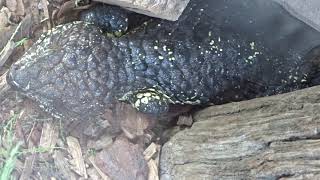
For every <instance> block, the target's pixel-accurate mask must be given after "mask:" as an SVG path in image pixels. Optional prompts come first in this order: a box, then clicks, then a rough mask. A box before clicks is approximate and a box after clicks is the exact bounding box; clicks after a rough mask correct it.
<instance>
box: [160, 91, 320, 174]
mask: <svg viewBox="0 0 320 180" xmlns="http://www.w3.org/2000/svg"><path fill="white" fill-rule="evenodd" d="M194 120H195V123H194V124H193V126H192V127H191V128H190V129H185V130H183V131H181V132H179V133H177V134H176V135H174V136H173V137H172V138H171V139H170V140H169V141H168V142H167V143H166V144H165V145H164V147H163V149H162V154H161V165H160V168H161V169H160V175H161V179H192V180H194V179H291V178H292V179H320V131H319V129H320V86H316V87H312V88H308V89H304V90H300V91H296V92H292V93H287V94H282V95H277V96H270V97H264V98H258V99H253V100H249V101H243V102H237V103H230V104H225V105H220V106H212V107H209V108H206V109H204V110H202V111H200V112H198V113H196V114H194Z"/></svg>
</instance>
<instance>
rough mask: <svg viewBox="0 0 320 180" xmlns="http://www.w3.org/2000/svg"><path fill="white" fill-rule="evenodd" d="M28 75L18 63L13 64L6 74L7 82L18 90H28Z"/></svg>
mask: <svg viewBox="0 0 320 180" xmlns="http://www.w3.org/2000/svg"><path fill="white" fill-rule="evenodd" d="M29 79H30V77H29V75H28V73H26V72H25V71H24V70H23V69H22V70H21V68H20V67H19V65H13V66H12V67H11V69H10V71H9V73H8V75H7V82H8V83H9V85H10V86H11V87H12V88H13V89H15V90H20V91H28V90H29V88H30V81H29Z"/></svg>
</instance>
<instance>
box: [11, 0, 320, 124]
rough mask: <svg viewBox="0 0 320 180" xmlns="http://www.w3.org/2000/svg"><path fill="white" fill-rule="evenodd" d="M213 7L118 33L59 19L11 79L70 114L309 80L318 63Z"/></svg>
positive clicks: (223, 96) (269, 89)
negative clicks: (216, 14) (218, 18)
mask: <svg viewBox="0 0 320 180" xmlns="http://www.w3.org/2000/svg"><path fill="white" fill-rule="evenodd" d="M210 6H212V3H211V1H209V0H197V1H196V0H194V1H191V2H190V3H189V5H188V7H187V9H186V10H185V12H184V13H183V15H182V16H181V17H180V19H179V20H178V21H177V22H169V21H165V20H159V19H153V20H150V21H147V22H146V23H144V24H143V25H142V26H141V27H139V28H136V29H135V30H133V31H131V32H129V33H127V34H126V35H124V36H122V37H120V38H114V37H113V38H112V37H106V36H104V35H103V33H102V32H101V30H100V29H99V28H98V27H96V26H94V25H92V24H90V23H87V22H73V23H69V24H65V25H61V26H58V27H56V28H54V29H53V30H52V31H50V32H49V33H47V34H45V35H43V36H42V37H41V38H40V39H39V40H38V41H37V42H36V43H35V44H34V45H33V46H32V47H31V48H30V49H29V50H28V51H27V52H26V54H25V55H24V56H23V57H22V58H21V60H20V61H18V62H17V63H16V64H14V65H13V67H12V68H11V70H10V73H9V76H8V81H9V83H10V84H11V85H12V86H13V87H15V88H16V89H17V90H19V91H21V92H22V93H24V94H25V95H26V96H28V97H29V98H32V99H34V100H35V101H37V102H39V104H40V105H41V106H42V107H43V108H44V109H45V110H47V111H49V112H51V113H52V114H54V115H56V116H59V117H68V118H71V119H88V118H90V117H95V116H97V115H99V114H102V113H103V112H104V110H105V109H106V108H108V107H110V106H112V104H113V103H114V102H115V101H117V100H122V101H126V102H129V103H131V104H132V105H133V106H134V107H136V108H137V109H138V110H140V111H142V112H147V113H152V114H160V113H163V112H165V111H167V106H168V104H209V103H213V104H221V103H227V102H231V101H239V100H244V99H251V98H255V97H261V96H267V95H272V94H277V93H283V92H288V91H292V90H296V89H300V88H304V87H307V86H309V84H310V81H311V80H312V79H313V78H314V74H316V73H317V72H318V68H319V66H318V64H319V62H317V61H311V59H306V58H304V57H303V55H301V54H297V53H295V52H290V51H289V52H287V54H285V56H284V55H282V54H277V53H274V52H273V51H272V50H271V49H270V48H266V47H264V44H263V42H260V41H254V40H252V39H250V38H247V37H246V36H245V35H243V34H238V33H235V32H233V31H232V30H225V29H224V30H222V29H219V26H218V25H217V24H215V23H214V21H212V18H211V17H210V16H208V11H210Z"/></svg>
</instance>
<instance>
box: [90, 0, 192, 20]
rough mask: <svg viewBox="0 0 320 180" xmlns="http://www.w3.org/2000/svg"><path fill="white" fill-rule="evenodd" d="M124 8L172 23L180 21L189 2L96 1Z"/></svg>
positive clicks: (167, 0) (146, 0)
mask: <svg viewBox="0 0 320 180" xmlns="http://www.w3.org/2000/svg"><path fill="white" fill-rule="evenodd" d="M94 1H98V2H103V3H107V4H114V5H118V6H122V7H124V8H126V9H129V10H131V11H135V12H138V13H141V14H145V15H148V16H153V17H158V18H162V19H167V20H171V21H176V20H178V18H179V16H180V15H181V13H182V12H183V10H184V9H185V8H186V6H187V4H188V3H189V0H94Z"/></svg>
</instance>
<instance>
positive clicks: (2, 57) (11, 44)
mask: <svg viewBox="0 0 320 180" xmlns="http://www.w3.org/2000/svg"><path fill="white" fill-rule="evenodd" d="M30 21H31V16H30V15H27V16H26V17H25V18H24V19H23V20H22V21H21V22H20V23H19V25H18V26H17V28H16V29H15V31H14V32H13V34H12V36H11V37H10V39H9V41H8V42H7V44H6V46H5V47H4V48H3V49H2V51H1V52H0V68H1V67H2V66H3V65H4V64H5V63H6V62H7V60H8V59H9V57H10V56H11V54H12V52H13V50H14V48H15V41H14V40H15V38H16V37H17V36H18V35H19V34H20V33H21V32H23V29H22V28H24V27H25V26H26V25H28V23H30Z"/></svg>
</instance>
